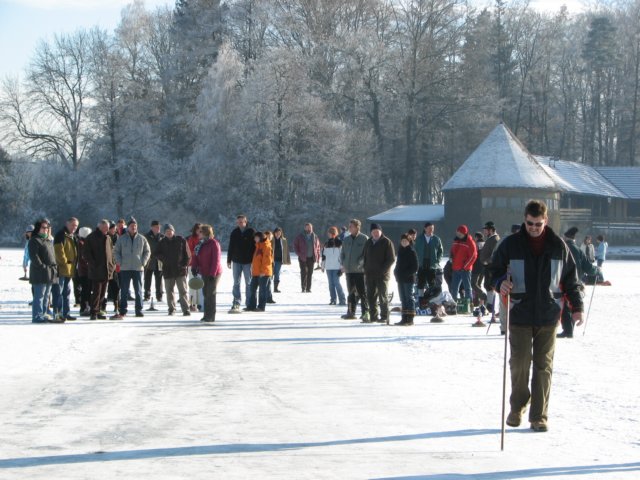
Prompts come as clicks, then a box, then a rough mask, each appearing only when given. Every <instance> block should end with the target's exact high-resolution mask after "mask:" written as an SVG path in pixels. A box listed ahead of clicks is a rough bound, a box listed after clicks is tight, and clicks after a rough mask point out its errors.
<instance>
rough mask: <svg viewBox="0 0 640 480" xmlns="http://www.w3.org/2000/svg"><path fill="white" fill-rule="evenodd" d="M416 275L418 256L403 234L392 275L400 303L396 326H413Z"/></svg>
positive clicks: (411, 243)
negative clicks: (400, 314)
mask: <svg viewBox="0 0 640 480" xmlns="http://www.w3.org/2000/svg"><path fill="white" fill-rule="evenodd" d="M417 273H418V254H417V253H416V251H415V250H414V249H413V242H412V241H411V239H410V238H409V235H407V234H406V233H403V234H402V236H401V237H400V248H399V249H398V256H397V258H396V267H395V269H394V270H393V274H394V276H395V277H396V281H397V282H398V293H399V294H400V301H401V302H402V320H400V321H399V322H398V323H396V325H403V326H405V325H406V326H409V325H413V317H415V316H416V302H415V299H414V297H413V285H414V284H415V281H416V274H417Z"/></svg>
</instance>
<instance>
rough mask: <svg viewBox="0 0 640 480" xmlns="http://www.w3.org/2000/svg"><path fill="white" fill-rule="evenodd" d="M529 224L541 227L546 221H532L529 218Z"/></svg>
mask: <svg viewBox="0 0 640 480" xmlns="http://www.w3.org/2000/svg"><path fill="white" fill-rule="evenodd" d="M527 225H529V226H530V227H533V226H536V227H541V226H542V225H544V222H531V221H529V220H527Z"/></svg>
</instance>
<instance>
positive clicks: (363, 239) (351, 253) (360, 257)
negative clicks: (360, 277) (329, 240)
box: [340, 232, 369, 273]
mask: <svg viewBox="0 0 640 480" xmlns="http://www.w3.org/2000/svg"><path fill="white" fill-rule="evenodd" d="M368 239H369V237H367V236H366V235H365V234H364V233H361V232H358V234H357V235H356V236H355V237H354V236H353V235H347V236H346V237H344V241H343V242H342V250H341V252H340V260H341V262H340V263H341V264H342V267H343V268H344V271H345V273H364V246H365V244H366V243H367V240H368Z"/></svg>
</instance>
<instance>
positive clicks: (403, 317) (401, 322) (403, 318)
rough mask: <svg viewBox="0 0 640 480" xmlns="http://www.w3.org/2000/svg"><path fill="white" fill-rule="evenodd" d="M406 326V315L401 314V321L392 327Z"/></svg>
mask: <svg viewBox="0 0 640 480" xmlns="http://www.w3.org/2000/svg"><path fill="white" fill-rule="evenodd" d="M406 324H407V314H406V313H403V314H402V320H400V321H399V322H397V323H394V325H406Z"/></svg>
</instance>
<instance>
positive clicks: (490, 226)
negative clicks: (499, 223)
mask: <svg viewBox="0 0 640 480" xmlns="http://www.w3.org/2000/svg"><path fill="white" fill-rule="evenodd" d="M484 228H486V229H487V230H495V229H496V226H495V224H494V223H493V222H491V221H489V222H487V223H485V224H484Z"/></svg>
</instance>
